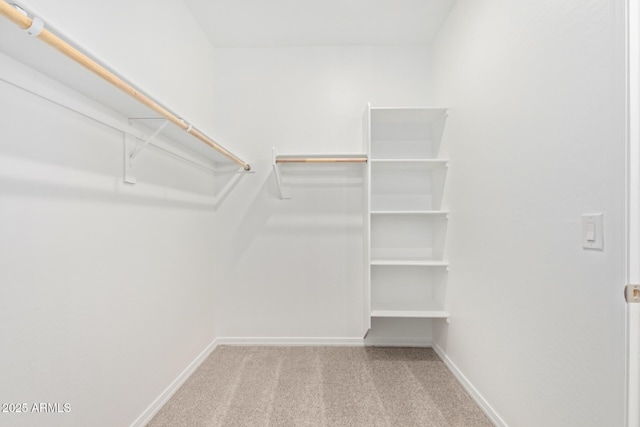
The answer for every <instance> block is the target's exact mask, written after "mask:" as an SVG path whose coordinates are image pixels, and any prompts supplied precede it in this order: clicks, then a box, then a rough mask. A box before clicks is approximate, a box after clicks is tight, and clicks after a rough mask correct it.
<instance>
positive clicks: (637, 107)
mask: <svg viewBox="0 0 640 427" xmlns="http://www.w3.org/2000/svg"><path fill="white" fill-rule="evenodd" d="M627 17H628V40H629V42H628V45H627V46H628V67H629V70H628V71H629V80H628V84H629V87H628V89H629V92H628V93H629V110H628V123H629V151H628V153H629V169H628V170H629V174H628V179H629V183H628V199H629V200H628V202H629V203H628V209H629V211H628V215H629V222H628V227H629V228H628V233H629V234H628V236H629V237H628V238H629V242H628V243H629V245H628V254H627V255H628V266H629V268H628V276H629V277H628V279H629V283H635V284H640V0H629V7H628V15H627ZM627 307H628V311H627V312H628V318H627V319H628V334H629V335H628V357H629V370H628V386H629V389H628V424H627V425H628V427H640V304H628V306H627Z"/></svg>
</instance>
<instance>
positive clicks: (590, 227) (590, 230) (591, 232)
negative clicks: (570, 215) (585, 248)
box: [587, 221, 596, 242]
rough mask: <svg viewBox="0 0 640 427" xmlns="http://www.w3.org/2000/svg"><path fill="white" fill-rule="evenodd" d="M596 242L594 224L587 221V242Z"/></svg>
mask: <svg viewBox="0 0 640 427" xmlns="http://www.w3.org/2000/svg"><path fill="white" fill-rule="evenodd" d="M595 240H596V224H595V223H594V222H591V221H587V241H588V242H595Z"/></svg>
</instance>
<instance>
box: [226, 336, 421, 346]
mask: <svg viewBox="0 0 640 427" xmlns="http://www.w3.org/2000/svg"><path fill="white" fill-rule="evenodd" d="M217 344H218V345H265V346H271V345H272V346H287V345H290V346H353V347H363V346H379V347H382V346H385V347H431V344H432V343H431V341H430V340H419V339H416V338H396V337H367V339H362V338H347V337H339V338H322V337H318V338H309V337H220V338H218V340H217Z"/></svg>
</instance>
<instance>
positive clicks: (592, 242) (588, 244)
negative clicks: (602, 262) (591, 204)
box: [582, 213, 604, 250]
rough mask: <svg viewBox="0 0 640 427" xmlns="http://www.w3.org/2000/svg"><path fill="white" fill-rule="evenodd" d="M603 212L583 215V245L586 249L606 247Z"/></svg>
mask: <svg viewBox="0 0 640 427" xmlns="http://www.w3.org/2000/svg"><path fill="white" fill-rule="evenodd" d="M603 237H604V233H603V230H602V214H601V213H595V214H584V215H582V247H583V248H585V249H598V250H603V249H604V239H603Z"/></svg>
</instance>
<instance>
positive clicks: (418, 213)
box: [371, 210, 449, 216]
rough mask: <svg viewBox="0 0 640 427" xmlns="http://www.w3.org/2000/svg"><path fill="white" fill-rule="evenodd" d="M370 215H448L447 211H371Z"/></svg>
mask: <svg viewBox="0 0 640 427" xmlns="http://www.w3.org/2000/svg"><path fill="white" fill-rule="evenodd" d="M371 215H433V216H438V215H446V216H448V215H449V211H430V210H378V211H371Z"/></svg>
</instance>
